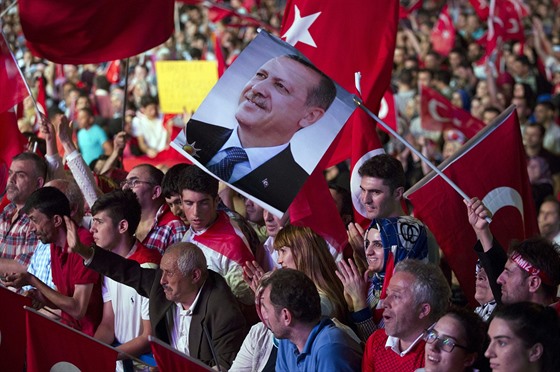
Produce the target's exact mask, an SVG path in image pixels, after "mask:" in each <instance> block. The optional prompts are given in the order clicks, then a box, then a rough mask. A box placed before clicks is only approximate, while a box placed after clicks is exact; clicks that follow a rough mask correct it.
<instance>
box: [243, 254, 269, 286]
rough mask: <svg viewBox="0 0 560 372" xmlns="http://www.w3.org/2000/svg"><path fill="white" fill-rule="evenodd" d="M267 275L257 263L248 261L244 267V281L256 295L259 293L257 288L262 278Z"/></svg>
mask: <svg viewBox="0 0 560 372" xmlns="http://www.w3.org/2000/svg"><path fill="white" fill-rule="evenodd" d="M264 274H265V272H264V270H263V268H262V267H261V265H259V264H258V262H257V261H247V262H245V266H243V280H244V281H245V283H247V284H248V285H249V287H250V288H251V290H252V291H253V292H254V293H257V288H258V287H259V284H260V282H261V278H262V277H263V275H264Z"/></svg>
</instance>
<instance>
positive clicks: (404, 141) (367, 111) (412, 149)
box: [354, 96, 492, 223]
mask: <svg viewBox="0 0 560 372" xmlns="http://www.w3.org/2000/svg"><path fill="white" fill-rule="evenodd" d="M354 103H355V104H356V106H358V107H359V108H361V109H362V110H364V111H365V113H366V114H368V115H369V116H370V117H371V118H372V119H374V120H375V121H376V122H377V123H379V125H381V126H382V127H383V128H385V129H386V130H387V131H388V132H389V133H391V134H392V135H393V136H395V138H396V139H398V140H399V141H401V142H402V144H403V145H405V146H406V147H408V148H409V149H410V151H412V152H413V153H414V154H415V155H416V156H418V157H419V158H420V159H421V160H422V161H423V162H424V163H426V165H428V166H429V167H430V168H431V169H432V170H433V171H434V172H435V173H436V174H437V175H438V176H440V177H441V178H443V180H444V181H445V182H447V183H448V184H449V186H451V187H453V189H454V190H455V191H457V193H459V195H461V197H462V198H463V199H466V200H471V198H470V197H469V196H468V195H467V194H466V193H465V192H464V191H463V190H461V189H460V188H459V186H457V184H455V182H453V181H452V180H451V179H450V178H449V177H447V176H446V175H445V174H444V173H443V172H442V171H441V170H440V169H439V168H438V167H436V166H435V165H434V164H433V163H432V162H431V161H430V160H428V158H426V157H425V156H424V155H423V154H422V153H421V152H420V151H418V150H417V149H416V148H415V147H414V146H412V145H411V144H410V143H409V142H408V141H407V140H405V139H404V138H403V137H402V136H401V135H400V134H398V133H397V132H396V131H395V130H394V129H393V128H391V127H390V126H389V125H387V124H386V123H385V122H384V121H383V120H381V119H380V118H379V117H378V116H377V115H375V114H374V113H373V112H371V110H370V109H368V108H367V107H366V106H365V105H364V103H363V101H362V100H361V99H359V98H358V97H356V96H354ZM486 221H487V222H488V223H490V222H492V219H491V218H490V217H487V218H486Z"/></svg>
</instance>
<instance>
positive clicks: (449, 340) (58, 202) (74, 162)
mask: <svg viewBox="0 0 560 372" xmlns="http://www.w3.org/2000/svg"><path fill="white" fill-rule="evenodd" d="M225 3H226V5H228V6H230V7H231V8H232V9H234V10H235V11H236V12H238V13H239V14H251V15H252V16H254V17H255V18H257V19H259V20H260V21H262V22H264V23H266V24H268V25H270V28H269V31H271V32H273V33H275V32H276V33H277V32H278V29H279V27H280V22H281V19H282V9H283V6H284V2H283V1H280V0H276V1H275V0H262V1H256V2H243V1H241V0H230V1H226V2H225ZM245 3H251V4H253V5H254V7H253V8H251V9H246V8H245V7H244V4H245ZM443 3H444V2H442V1H436V0H425V1H424V2H423V5H422V7H421V8H420V9H419V10H417V11H414V12H413V13H411V14H410V15H409V16H408V17H407V18H404V19H401V21H400V26H399V30H398V33H397V44H396V49H395V53H394V60H393V74H392V83H391V87H392V89H393V92H394V99H395V107H396V110H397V114H398V131H399V132H400V133H401V134H402V135H403V136H404V137H405V138H407V140H408V141H410V143H411V144H413V145H414V146H416V147H417V148H418V149H419V150H421V151H422V152H423V153H424V155H426V156H427V157H428V158H429V159H430V161H433V162H434V163H435V164H439V163H440V162H442V161H443V160H444V159H446V158H448V157H449V156H451V155H452V154H453V153H454V152H455V151H457V150H458V149H459V148H460V147H461V146H462V145H463V143H464V141H465V138H464V136H461V135H460V134H457V133H453V132H443V133H440V132H433V131H429V130H426V129H424V128H423V127H422V125H421V120H420V112H419V110H420V97H419V87H420V85H426V86H429V87H431V88H433V89H436V90H437V91H439V92H440V93H441V94H442V95H444V96H445V97H447V98H448V99H449V100H450V102H451V103H452V104H453V105H455V106H456V107H459V108H461V109H463V110H466V111H468V112H470V114H471V115H472V116H474V117H476V118H478V119H480V120H482V121H483V122H484V123H486V124H488V123H490V122H491V121H492V120H493V119H494V118H495V117H496V116H498V115H499V114H500V113H501V112H502V111H503V110H504V109H505V108H507V107H508V106H509V105H510V104H515V105H516V110H517V115H518V118H519V124H520V131H521V133H522V136H523V144H524V148H525V152H526V158H527V171H528V175H529V180H530V182H531V186H532V191H533V198H534V201H535V207H536V212H537V214H538V225H539V230H540V236H539V237H531V238H529V239H526V240H524V241H522V242H516V243H513V242H510V241H502V242H498V241H497V240H496V239H495V238H494V236H493V235H492V232H491V226H489V224H488V222H487V217H491V215H490V212H489V210H488V209H487V208H486V206H485V205H484V204H483V203H482V202H481V201H480V200H478V199H477V198H473V199H471V200H465V203H466V205H467V207H466V212H465V213H466V214H467V215H468V219H469V223H470V224H471V226H472V228H473V230H474V232H475V234H476V236H477V239H478V242H477V244H476V246H475V247H474V252H475V253H473V254H477V255H478V257H479V262H478V263H477V266H476V268H475V267H473V268H472V270H473V272H475V273H476V295H475V299H476V301H477V302H478V303H479V305H480V306H479V307H477V308H476V309H474V308H473V309H468V308H467V307H466V306H465V304H464V303H461V301H458V300H457V298H456V297H455V296H453V297H452V291H451V288H452V287H457V286H458V284H457V283H456V282H455V281H453V280H451V281H450V280H448V278H446V277H445V276H444V274H443V272H442V270H441V269H440V268H439V267H438V265H439V264H440V255H441V253H440V252H439V249H438V246H437V242H436V241H435V238H434V236H433V235H432V233H431V232H430V231H429V229H428V228H427V226H425V225H424V224H423V223H422V222H421V221H419V220H418V219H416V218H414V217H411V216H408V215H407V214H406V213H405V211H404V210H403V207H402V206H403V203H402V197H403V193H404V191H405V190H406V189H407V188H409V187H410V186H412V185H414V184H415V183H416V182H417V181H418V180H420V179H421V178H422V177H423V176H424V175H425V173H426V172H427V168H426V167H425V166H423V164H422V163H421V161H420V159H418V158H417V157H416V156H415V155H414V154H413V153H411V152H410V150H408V149H406V148H405V147H403V146H402V144H400V143H399V142H397V141H396V140H395V139H394V138H390V137H389V136H388V135H387V134H385V133H382V132H379V135H380V138H381V139H382V143H383V145H384V149H385V152H386V154H384V155H378V156H377V157H374V158H372V159H370V160H368V161H366V162H365V163H364V164H362V165H361V166H360V169H359V175H360V178H361V184H360V187H361V197H360V202H361V203H362V204H363V207H364V209H365V210H366V212H367V218H368V220H369V222H370V224H369V227H368V228H367V229H364V228H363V227H362V226H360V225H359V224H357V223H354V222H353V220H352V207H351V198H350V191H349V164H347V163H341V164H339V165H337V166H336V167H333V168H330V169H328V170H326V171H325V178H326V179H327V180H328V181H329V182H330V188H331V194H332V195H333V199H334V200H335V202H336V204H337V207H338V209H339V211H340V214H341V217H342V219H343V221H344V222H345V223H346V224H347V228H348V236H349V247H350V249H348V250H346V251H345V252H346V254H345V255H344V256H343V255H342V254H340V252H336V251H335V250H334V249H333V247H332V246H330V245H329V244H328V243H327V242H326V241H325V240H324V239H323V238H322V237H321V236H319V235H318V234H317V233H315V232H314V231H313V230H311V229H310V228H308V227H301V226H293V225H290V223H289V215H288V214H285V215H284V216H283V217H282V218H280V217H278V216H275V215H274V214H272V213H270V212H269V211H267V210H263V208H262V207H260V206H259V205H257V204H255V203H254V202H253V201H252V200H250V199H246V198H244V197H241V196H239V195H236V194H235V193H233V192H232V191H231V190H228V189H227V188H224V187H223V185H220V184H219V183H218V181H217V180H216V179H215V178H213V177H211V176H210V175H208V174H207V173H205V172H204V171H202V170H201V169H199V168H197V167H196V166H194V165H186V164H178V165H174V166H172V165H173V164H175V163H173V164H171V163H169V162H168V160H169V156H173V155H169V154H170V153H171V154H172V153H173V151H174V150H172V149H170V147H169V145H170V141H171V140H172V139H173V136H174V135H176V134H177V131H179V130H181V129H182V127H183V126H184V125H185V123H186V122H187V120H188V119H189V117H190V114H191V113H184V114H183V115H179V116H176V115H165V113H162V112H161V110H160V107H159V104H158V90H157V74H156V71H155V61H158V60H188V61H190V60H211V61H212V60H216V58H221V57H220V56H223V59H224V62H225V66H229V65H230V64H231V63H232V62H233V61H234V60H235V58H236V57H237V56H238V55H239V53H240V52H241V51H242V50H243V48H244V47H245V46H246V45H247V44H248V43H249V42H250V41H251V40H252V39H253V38H254V37H255V36H256V35H257V27H256V26H255V25H252V24H251V25H244V24H243V21H242V20H240V19H236V17H235V16H229V17H226V18H223V19H221V20H220V21H217V22H211V21H210V19H209V14H208V9H207V8H206V7H205V6H204V5H190V4H185V3H177V23H176V24H177V25H178V26H179V28H178V29H176V30H175V33H174V34H173V35H172V37H171V38H170V39H169V40H167V41H166V42H165V43H163V44H162V45H160V46H158V47H156V48H154V49H152V50H150V51H147V52H146V53H143V54H142V55H139V56H135V57H131V58H130V60H129V64H128V66H129V70H128V71H125V66H126V63H125V61H119V65H120V69H119V71H120V72H119V73H118V74H117V75H116V76H114V75H111V74H108V71H109V70H111V69H112V68H113V67H114V64H112V63H109V62H107V63H102V64H91V65H81V66H74V65H56V64H54V63H52V62H49V61H46V60H42V59H40V58H37V57H35V56H33V55H32V54H31V52H30V51H29V50H27V49H26V46H25V39H24V35H23V33H22V30H21V26H20V24H19V20H18V14H17V9H16V8H13V9H12V10H10V11H8V12H7V13H6V14H4V15H3V17H2V20H1V21H2V32H3V34H4V36H5V38H6V39H7V41H8V44H9V46H10V48H11V50H12V51H13V53H14V56H15V58H16V60H17V62H18V64H19V67H20V68H21V71H22V72H23V75H24V77H25V78H26V79H27V81H28V82H29V84H30V87H31V91H32V93H33V95H34V96H35V97H37V95H38V90H39V89H43V88H42V87H44V89H45V92H46V105H47V107H46V115H45V117H44V118H42V117H40V115H38V114H37V112H36V110H35V106H34V104H33V100H32V99H31V98H27V99H26V100H25V101H24V102H23V105H22V108H21V110H20V111H21V117H20V118H19V120H18V126H19V128H20V130H21V131H22V133H25V134H26V135H27V136H28V137H29V139H30V143H31V144H32V145H31V146H30V149H36V153H32V152H24V153H22V154H19V155H17V156H16V157H14V158H13V161H12V163H11V167H10V170H9V178H8V185H7V187H6V192H5V195H4V198H3V201H2V204H1V205H2V206H1V208H2V209H1V212H0V246H1V248H0V249H1V250H0V272H1V273H2V284H4V285H7V286H11V287H14V288H17V289H18V290H19V289H20V288H22V287H23V289H22V293H25V294H26V295H28V296H30V297H32V299H33V300H34V305H36V307H37V308H50V309H51V310H48V314H49V316H52V317H55V318H56V319H58V320H61V321H62V322H64V323H66V324H68V325H70V326H72V327H74V328H76V329H79V330H81V331H82V332H84V333H86V334H89V335H91V336H93V337H95V338H97V339H99V340H101V341H102V342H105V343H108V344H112V345H114V346H116V347H117V348H118V349H119V350H120V351H121V353H120V354H119V360H122V361H123V362H119V363H118V364H117V366H116V368H117V370H125V371H129V370H133V369H134V370H146V368H147V366H146V365H144V364H142V363H138V362H137V361H135V362H134V365H133V363H131V361H130V355H132V356H134V357H142V360H143V361H144V362H146V363H152V364H153V360H150V359H149V356H147V355H145V354H149V347H148V341H147V337H148V335H153V336H155V337H157V338H159V339H161V340H162V341H164V342H167V343H169V344H170V345H171V346H172V347H173V348H175V349H177V350H179V351H181V352H183V353H185V354H187V355H190V356H191V357H194V358H196V359H199V360H201V361H202V362H203V363H205V364H207V365H208V366H211V367H216V368H226V369H230V370H232V371H274V370H276V371H294V370H320V371H330V370H337V371H339V370H340V371H357V370H360V369H361V370H366V371H373V370H376V371H377V370H381V371H392V370H402V371H415V370H420V371H423V370H425V371H433V370H440V371H460V370H465V371H470V370H475V369H476V370H482V371H485V370H490V369H491V370H495V371H498V370H507V371H512V370H523V371H533V370H535V371H557V370H560V354H559V353H558V352H557V351H558V350H560V320H559V314H560V302H559V301H558V297H557V296H558V286H559V284H560V202H559V200H558V197H559V195H560V125H559V124H560V2H558V1H556V0H528V1H526V5H527V6H528V8H529V11H530V12H529V14H530V16H528V17H526V18H525V19H524V25H525V29H526V40H525V42H523V43H521V42H506V43H504V45H503V46H502V49H503V56H502V63H503V66H502V67H503V68H497V67H499V66H493V65H492V64H490V63H486V64H483V65H482V66H479V65H478V64H477V62H478V61H479V60H480V59H481V58H482V57H483V55H484V49H483V48H482V47H481V45H480V43H479V41H480V39H481V38H482V37H483V35H484V32H485V30H486V25H485V23H484V22H481V21H480V20H479V18H478V16H477V14H476V13H475V12H474V10H473V8H472V6H471V5H470V2H469V1H466V0H463V1H455V2H454V6H453V7H451V16H452V19H453V23H454V26H455V29H456V42H455V45H454V47H453V49H452V50H451V52H450V53H449V54H448V55H446V56H442V55H439V54H438V53H436V52H434V51H433V48H432V45H431V39H430V32H431V30H432V28H433V26H434V24H435V23H436V21H437V18H438V14H439V12H440V10H441V7H442V6H443ZM4 8H6V5H5V4H2V5H0V11H1V10H3V9H4ZM216 36H219V37H216ZM216 40H220V44H216ZM217 48H220V49H219V53H217V51H218V50H217ZM126 74H128V85H127V86H125V84H124V82H125V75H126ZM125 103H126V105H125ZM124 107H126V110H124V109H123V108H124ZM33 144H36V145H33ZM175 155H176V154H175ZM130 159H137V161H136V162H135V163H132V164H134V165H133V166H132V167H130V168H128V169H127V167H126V165H125V164H131V163H127V160H130ZM47 182H48V183H47ZM287 182H289V180H287ZM317 212H318V213H321V212H320V211H317ZM450 223H452V221H450ZM403 224H406V225H407V226H409V227H413V229H414V231H416V232H417V233H416V234H415V235H413V236H412V235H407V236H403V233H402V231H403V230H402V229H401V228H400V226H401V225H403ZM450 228H451V227H450ZM502 247H506V248H507V247H509V249H503V248H502ZM123 284H124V285H123ZM453 289H454V290H455V289H456V288H453ZM129 299H130V300H132V304H131V303H129ZM134 299H136V301H134ZM452 300H453V302H456V303H455V304H453V306H450V302H451V301H452ZM255 304H256V306H254V305H255ZM124 314H126V316H125V315H124ZM212 348H215V350H214V351H213V350H212Z"/></svg>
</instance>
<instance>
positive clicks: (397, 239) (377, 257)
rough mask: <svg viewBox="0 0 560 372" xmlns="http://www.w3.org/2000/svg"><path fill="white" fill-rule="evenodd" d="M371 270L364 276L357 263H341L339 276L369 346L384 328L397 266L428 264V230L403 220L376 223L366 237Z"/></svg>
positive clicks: (394, 218)
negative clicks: (385, 307) (388, 294)
mask: <svg viewBox="0 0 560 372" xmlns="http://www.w3.org/2000/svg"><path fill="white" fill-rule="evenodd" d="M364 250H365V255H366V260H367V264H368V268H367V270H366V271H365V272H364V273H360V272H359V270H358V268H357V267H356V265H355V263H354V262H353V261H352V260H351V259H349V260H348V263H346V262H344V261H341V262H339V264H338V270H337V272H336V274H337V276H338V278H339V279H340V281H341V282H342V285H343V286H344V297H345V299H346V302H347V304H348V307H349V310H350V312H351V313H350V316H351V320H352V321H353V322H354V324H355V325H356V329H357V331H358V336H360V338H361V339H362V340H363V341H364V342H365V341H366V340H367V339H368V337H369V336H370V335H371V334H372V333H373V331H375V330H376V329H377V328H383V326H384V325H383V317H382V314H383V307H382V304H383V299H384V298H385V297H386V293H385V292H386V288H387V285H388V284H389V280H390V279H391V276H392V274H393V269H394V267H395V265H396V264H397V263H398V262H400V261H402V260H404V259H407V258H413V259H418V260H424V261H427V259H428V243H427V231H426V227H425V226H424V225H423V224H422V223H421V222H420V221H418V220H417V219H415V218H412V217H408V216H400V217H390V218H377V219H374V220H373V221H372V222H371V224H370V226H369V228H368V229H367V230H366V231H365V234H364Z"/></svg>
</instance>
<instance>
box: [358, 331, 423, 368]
mask: <svg viewBox="0 0 560 372" xmlns="http://www.w3.org/2000/svg"><path fill="white" fill-rule="evenodd" d="M388 338H389V336H387V334H386V333H385V330H384V329H379V330H377V331H375V332H374V333H373V334H372V335H371V336H370V337H369V339H368V340H367V343H366V348H365V350H364V358H363V360H362V371H363V372H368V371H377V372H378V371H382V372H383V371H388V372H391V371H399V372H413V371H415V370H416V369H417V368H422V367H424V346H425V345H426V342H425V341H424V340H420V341H418V343H417V344H416V345H414V347H413V348H412V350H410V351H409V352H408V353H406V355H404V356H402V357H401V356H400V355H399V354H397V353H395V352H394V351H393V350H391V348H386V347H385V343H386V342H387V339H388Z"/></svg>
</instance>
